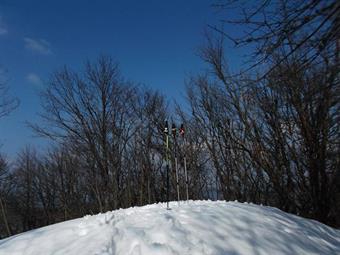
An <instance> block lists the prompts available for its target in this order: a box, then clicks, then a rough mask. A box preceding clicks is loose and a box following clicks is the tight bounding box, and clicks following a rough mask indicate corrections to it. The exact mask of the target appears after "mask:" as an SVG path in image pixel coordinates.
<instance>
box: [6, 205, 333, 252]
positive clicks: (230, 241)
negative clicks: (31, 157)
mask: <svg viewBox="0 0 340 255" xmlns="http://www.w3.org/2000/svg"><path fill="white" fill-rule="evenodd" d="M170 206H171V210H166V204H164V203H161V204H154V205H147V206H143V207H133V208H129V209H120V210H116V211H113V212H108V213H105V214H98V215H95V216H85V217H83V218H80V219H76V220H71V221H66V222H63V223H59V224H55V225H50V226H47V227H44V228H40V229H36V230H32V231H29V232H26V233H23V234H19V235H16V236H13V237H10V238H7V239H3V240H0V254H1V255H50V254H53V255H113V254H116V255H139V254H145V255H156V254H162V255H167V254H169V255H170V254H171V255H172V254H179V255H185V254H188V255H189V254H190V255H196V254H214V255H222V254H223V255H224V254H226V255H228V254H232V255H239V254H247V255H248V254H256V255H260V254H299V255H302V254H340V231H339V230H335V229H332V228H330V227H327V226H325V225H323V224H321V223H319V222H316V221H313V220H307V219H304V218H301V217H298V216H294V215H291V214H287V213H284V212H282V211H280V210H278V209H276V208H272V207H265V206H258V205H253V204H247V203H245V204H241V203H238V202H223V201H217V202H212V201H189V203H187V202H181V204H180V206H178V204H177V202H171V203H170Z"/></svg>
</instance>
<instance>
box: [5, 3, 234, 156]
mask: <svg viewBox="0 0 340 255" xmlns="http://www.w3.org/2000/svg"><path fill="white" fill-rule="evenodd" d="M212 3H213V1H208V0H198V1H193V0H192V1H179V0H176V1H159V0H158V1H156V0H154V1H137V0H136V1H123V0H120V1H109V0H102V1H88V0H83V1H80V0H79V1H66V0H59V1H47V0H45V1H42V0H40V1H38V0H31V1H16V0H7V1H6V0H0V66H1V68H2V69H6V73H7V74H6V76H7V78H8V79H9V83H8V85H9V86H10V91H11V93H12V94H14V95H15V96H17V97H18V98H19V99H20V101H21V104H20V106H19V108H18V109H17V110H15V111H14V112H13V113H12V114H11V115H10V116H9V117H6V118H3V119H0V144H2V145H3V146H2V148H1V151H2V152H5V153H6V154H7V155H8V156H10V157H11V156H13V155H15V154H16V153H17V152H18V151H19V150H20V149H21V148H23V147H24V146H25V145H36V146H38V147H41V148H43V147H44V146H45V144H46V142H45V141H43V140H42V139H38V138H36V137H33V136H34V134H33V133H32V131H31V130H30V129H29V128H28V127H27V126H26V125H25V122H26V121H31V122H37V123H39V117H38V116H37V113H38V112H39V111H40V110H41V108H40V99H39V91H40V90H41V89H43V88H44V86H45V84H44V83H45V82H46V81H47V80H48V77H49V75H50V74H51V73H52V72H53V71H54V70H56V69H58V68H60V67H62V66H63V65H67V66H70V67H71V68H73V69H75V70H81V67H82V65H83V63H84V61H86V60H87V59H89V60H95V59H96V58H97V57H98V55H100V54H107V55H110V56H112V57H113V58H114V59H115V60H117V62H119V63H120V67H121V70H122V73H123V75H124V76H125V77H126V78H127V79H129V80H131V81H135V82H138V83H141V84H145V85H146V86H148V87H151V88H154V89H159V90H160V91H161V92H162V93H164V94H165V95H167V96H168V97H169V98H170V99H172V98H176V99H179V98H180V97H182V96H183V94H184V93H185V89H184V88H185V85H184V81H185V79H186V78H188V77H189V76H190V75H191V74H195V73H198V72H200V71H202V70H204V68H205V65H204V63H203V62H202V61H201V60H200V59H199V57H198V56H197V51H198V48H199V47H201V46H202V45H203V44H204V31H205V30H206V29H207V27H206V25H207V24H218V22H217V20H218V18H220V17H219V15H217V14H216V11H215V10H214V9H213V8H212V7H211V4H212ZM233 54H234V53H233V52H232V51H231V54H229V55H231V57H233ZM179 100H182V99H179Z"/></svg>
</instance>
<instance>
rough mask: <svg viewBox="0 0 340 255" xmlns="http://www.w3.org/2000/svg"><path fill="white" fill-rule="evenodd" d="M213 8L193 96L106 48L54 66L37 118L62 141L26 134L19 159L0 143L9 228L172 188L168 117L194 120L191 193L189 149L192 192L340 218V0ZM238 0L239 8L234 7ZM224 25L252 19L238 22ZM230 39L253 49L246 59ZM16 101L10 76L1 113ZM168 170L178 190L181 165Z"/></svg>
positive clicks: (1, 233) (132, 201) (339, 222)
mask: <svg viewBox="0 0 340 255" xmlns="http://www.w3.org/2000/svg"><path fill="white" fill-rule="evenodd" d="M245 2H247V1H245ZM255 3H256V4H255ZM213 8H215V9H217V10H218V11H219V13H222V14H225V17H226V19H225V20H223V22H224V23H225V24H224V26H219V25H216V26H215V25H210V26H209V33H208V35H207V38H206V43H205V44H204V45H205V46H204V47H202V48H201V50H200V54H201V58H202V61H205V62H206V67H207V71H206V72H204V73H201V74H197V75H195V76H193V77H191V79H190V80H189V81H188V82H187V90H186V98H187V105H188V106H189V107H182V106H181V105H178V106H177V107H176V110H175V111H170V110H169V109H170V107H169V99H168V98H167V97H166V96H165V95H162V94H161V93H159V92H157V91H153V90H151V89H148V88H144V87H140V86H137V85H136V84H133V83H131V82H127V81H126V80H127V78H128V77H122V75H121V73H120V69H119V65H118V64H117V63H116V62H115V61H116V60H115V59H113V58H111V57H109V56H101V57H98V59H97V60H95V61H92V62H87V63H85V64H84V65H83V69H82V71H78V72H75V71H73V70H72V67H65V68H63V69H60V70H57V71H54V72H53V73H52V75H51V78H50V79H49V81H48V84H47V86H46V89H45V90H44V91H43V93H42V95H41V104H42V106H43V109H44V110H43V111H42V112H41V113H40V118H41V120H42V123H44V125H41V124H39V125H37V124H36V123H29V128H31V129H32V130H33V132H34V133H35V134H37V135H40V136H43V137H46V138H47V139H50V140H51V142H52V143H51V144H53V145H51V146H50V148H49V149H48V150H47V151H45V152H44V153H37V152H36V150H35V148H33V147H26V148H23V149H22V151H21V152H20V153H19V154H18V156H17V157H16V159H15V160H14V162H13V163H9V162H8V160H7V159H6V157H5V156H1V157H0V237H1V238H4V237H6V236H10V235H13V234H16V233H20V232H23V231H27V230H30V229H33V228H37V227H40V226H44V225H47V224H53V223H56V222H60V221H64V220H68V219H73V218H77V217H81V216H83V215H86V214H94V213H98V212H105V211H108V210H114V209H117V208H125V207H131V206H139V205H144V204H148V203H157V202H162V201H166V171H165V170H166V169H165V160H164V159H165V153H164V134H163V128H164V121H165V120H166V119H167V120H169V122H170V123H172V122H176V123H177V124H180V123H184V126H185V128H186V135H185V136H186V142H185V143H183V142H181V141H180V139H179V138H178V139H179V141H180V142H179V146H178V150H179V151H178V155H179V166H180V176H179V178H180V179H179V181H180V194H181V198H182V199H185V179H184V172H183V156H184V155H186V158H187V163H188V179H189V197H190V199H224V200H238V201H240V202H244V201H247V202H253V203H257V204H264V205H270V206H274V207H277V208H280V209H282V210H284V211H286V212H290V213H293V214H297V215H300V216H303V217H308V218H312V219H316V220H318V221H321V222H323V223H325V224H328V225H331V226H334V227H340V156H339V155H340V132H339V124H340V119H339V117H340V115H339V114H340V109H339V106H340V98H339V97H340V86H339V78H340V76H339V57H340V56H339V55H340V39H339V35H340V4H339V1H335V0H332V1H314V0H309V1H293V0H280V1H273V2H271V1H265V0H263V1H255V2H254V4H245V5H243V2H242V1H220V2H219V4H216V5H214V6H213ZM231 10H238V11H241V10H242V11H241V13H242V17H241V18H240V19H239V20H228V19H227V17H228V15H227V13H228V11H231ZM227 25H234V26H242V27H243V28H246V29H245V32H244V33H243V34H241V35H237V36H235V35H232V34H229V33H228V30H227V29H226V27H227ZM227 42H229V43H230V42H231V43H232V44H234V46H235V47H236V48H241V47H248V48H250V49H252V50H251V54H249V55H248V56H247V59H245V61H247V65H246V68H243V69H242V70H240V71H239V72H237V73H232V72H230V71H229V68H228V52H226V50H225V44H226V43H227ZM51 71H53V70H51ZM16 107H20V105H19V106H18V102H17V100H16V99H15V98H13V97H11V96H10V91H8V81H7V80H6V79H5V77H2V79H1V86H0V117H1V121H6V115H7V114H10V112H11V111H12V110H14V109H15V108H16ZM172 145H173V144H172ZM173 147H174V146H172V148H173ZM1 155H2V154H1ZM3 155H5V154H3ZM172 162H173V160H172ZM171 169H173V166H172V168H171ZM170 180H171V182H170V183H171V194H170V198H171V200H176V188H175V185H176V178H175V172H174V171H173V170H172V171H171V175H170Z"/></svg>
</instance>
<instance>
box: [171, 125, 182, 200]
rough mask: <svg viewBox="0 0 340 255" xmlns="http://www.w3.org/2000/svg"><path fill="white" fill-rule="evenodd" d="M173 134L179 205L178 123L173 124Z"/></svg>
mask: <svg viewBox="0 0 340 255" xmlns="http://www.w3.org/2000/svg"><path fill="white" fill-rule="evenodd" d="M172 136H173V139H174V153H175V171H176V187H177V201H178V205H179V200H180V197H179V182H178V162H177V140H176V125H175V124H172Z"/></svg>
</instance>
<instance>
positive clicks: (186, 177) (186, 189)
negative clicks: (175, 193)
mask: <svg viewBox="0 0 340 255" xmlns="http://www.w3.org/2000/svg"><path fill="white" fill-rule="evenodd" d="M179 133H180V135H181V136H182V139H183V140H182V144H183V151H184V157H183V160H184V174H185V191H186V195H187V201H189V182H188V172H187V158H186V153H185V146H186V140H185V136H184V135H185V130H184V125H183V124H181V128H180V129H179Z"/></svg>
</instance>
